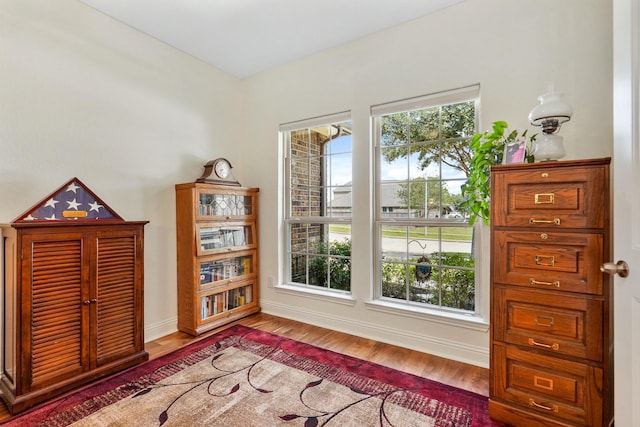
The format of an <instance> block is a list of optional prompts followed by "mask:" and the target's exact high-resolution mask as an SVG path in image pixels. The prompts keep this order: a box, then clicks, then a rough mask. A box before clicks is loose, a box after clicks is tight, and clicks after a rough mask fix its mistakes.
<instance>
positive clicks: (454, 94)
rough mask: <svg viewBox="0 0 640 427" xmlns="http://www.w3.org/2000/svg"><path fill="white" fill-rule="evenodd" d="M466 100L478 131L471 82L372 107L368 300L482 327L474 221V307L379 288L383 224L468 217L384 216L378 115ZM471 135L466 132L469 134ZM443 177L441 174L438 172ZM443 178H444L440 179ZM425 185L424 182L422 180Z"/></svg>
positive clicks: (432, 223) (476, 94)
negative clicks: (394, 295)
mask: <svg viewBox="0 0 640 427" xmlns="http://www.w3.org/2000/svg"><path fill="white" fill-rule="evenodd" d="M466 101H474V103H475V117H474V121H475V129H476V131H477V129H478V124H479V122H480V120H479V119H480V117H479V116H480V113H479V111H480V108H479V107H480V86H479V85H471V86H467V87H463V88H459V89H454V90H448V91H443V92H438V93H434V94H430V95H426V96H421V97H415V98H409V99H404V100H400V101H396V102H390V103H385V104H379V105H376V106H372V107H371V123H372V126H371V132H372V141H373V148H374V156H373V161H374V170H375V173H374V176H375V178H374V180H375V181H374V183H373V186H374V203H373V207H374V216H373V218H374V219H373V224H372V227H373V229H372V233H373V237H374V242H373V243H374V252H373V256H374V260H373V263H372V265H373V268H374V271H373V300H372V301H371V302H370V303H369V304H368V305H370V306H371V307H372V308H374V309H376V310H382V311H388V310H391V311H392V312H394V313H396V314H397V312H405V313H407V314H409V313H413V314H416V313H421V314H427V315H429V316H431V317H432V318H434V319H440V318H444V319H446V320H445V321H446V322H447V323H451V322H452V321H453V323H455V322H456V321H457V320H460V321H461V323H463V324H466V323H468V321H471V323H476V324H480V327H484V325H485V321H484V317H485V314H486V313H484V312H483V305H482V301H483V299H484V298H485V296H484V295H483V289H482V286H481V280H482V273H483V268H482V265H481V264H482V262H481V256H480V248H481V247H482V234H483V233H482V230H481V228H480V226H479V224H478V223H477V222H476V224H474V225H473V226H472V227H473V228H472V230H473V238H472V248H471V251H472V253H474V255H475V266H474V292H475V297H474V310H473V311H471V310H464V309H456V308H450V307H446V306H442V305H432V304H427V303H421V302H412V301H407V300H402V299H398V300H394V299H393V298H391V297H385V296H383V289H382V256H381V255H382V250H383V248H382V232H381V230H382V227H384V226H401V227H404V226H407V227H408V226H415V225H419V226H425V227H443V226H447V227H449V226H452V225H453V226H461V227H469V224H468V221H465V222H461V221H451V220H443V219H441V218H438V219H429V218H424V217H423V218H417V219H416V218H409V216H407V218H403V219H394V218H385V217H384V216H383V214H382V209H383V207H382V189H381V187H382V184H383V181H382V177H381V170H382V166H381V153H382V149H383V146H382V141H381V134H382V132H381V126H382V125H381V123H382V120H381V117H382V116H385V115H390V114H397V113H402V112H410V111H415V110H419V109H426V108H430V107H435V106H441V105H448V104H455V103H460V102H466ZM471 137H472V135H469V138H471ZM440 179H442V176H440ZM410 181H411V178H410V177H409V178H408V181H407V182H410ZM440 182H445V181H440ZM425 185H426V182H425ZM438 242H439V243H440V242H442V240H441V238H439V240H438ZM405 264H406V265H409V264H411V263H410V262H409V261H408V260H407V261H406V262H405Z"/></svg>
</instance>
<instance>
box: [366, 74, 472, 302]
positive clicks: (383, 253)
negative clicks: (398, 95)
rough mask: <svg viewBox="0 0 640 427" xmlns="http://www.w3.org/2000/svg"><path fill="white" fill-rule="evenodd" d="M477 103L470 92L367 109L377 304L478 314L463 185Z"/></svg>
mask: <svg viewBox="0 0 640 427" xmlns="http://www.w3.org/2000/svg"><path fill="white" fill-rule="evenodd" d="M478 102H479V88H478V87H477V86H473V87H469V88H463V89H459V90H455V91H449V92H444V93H438V94H434V95H431V96H426V97H422V98H418V99H410V100H405V101H402V102H397V103H393V104H385V105H379V106H376V107H373V108H372V115H373V117H374V125H375V126H374V128H375V132H374V140H375V143H376V157H377V171H376V172H377V191H376V238H377V239H376V240H377V245H378V248H377V251H376V253H377V260H376V270H377V272H376V283H377V286H376V288H377V289H376V297H377V298H378V299H380V300H387V301H393V302H397V303H401V304H406V305H414V306H415V305H417V306H421V307H429V308H436V309H439V310H452V311H462V312H465V313H467V312H473V313H475V311H476V298H477V296H476V292H475V290H476V286H475V277H476V274H475V257H474V251H473V247H474V241H473V240H474V229H473V227H472V226H470V225H469V223H468V220H467V218H468V215H467V213H466V212H465V211H464V210H463V209H462V208H460V203H461V202H462V194H461V190H460V186H461V185H462V184H463V183H464V182H465V181H466V179H467V172H468V167H467V165H468V164H469V162H470V159H471V151H470V147H469V142H470V139H471V137H472V136H473V134H474V133H475V132H476V121H477V120H476V118H477V104H478Z"/></svg>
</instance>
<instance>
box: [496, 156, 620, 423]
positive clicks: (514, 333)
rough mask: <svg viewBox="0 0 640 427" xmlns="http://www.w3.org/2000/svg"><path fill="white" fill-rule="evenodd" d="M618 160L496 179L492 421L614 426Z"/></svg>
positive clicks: (504, 173) (504, 171) (549, 166)
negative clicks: (613, 216)
mask: <svg viewBox="0 0 640 427" xmlns="http://www.w3.org/2000/svg"><path fill="white" fill-rule="evenodd" d="M609 163H610V159H609V158H605V159H593V160H579V161H560V162H544V163H534V164H524V165H500V166H494V167H493V169H492V172H491V185H492V190H491V191H492V193H491V194H492V195H491V205H492V206H491V236H492V238H491V240H492V241H491V362H490V364H491V383H490V401H489V412H490V415H491V417H492V418H494V419H496V420H499V421H502V422H504V423H507V424H510V425H513V426H527V427H531V426H606V425H609V424H610V422H611V420H612V418H613V384H612V381H613V376H612V374H613V367H612V364H613V353H612V351H613V335H612V330H613V322H612V318H613V317H612V316H613V310H612V291H611V286H610V279H609V276H608V275H605V274H603V273H602V272H601V271H600V266H601V265H602V263H603V262H605V261H609V258H610V231H609V230H610V224H609V214H610V200H609V192H610V189H609Z"/></svg>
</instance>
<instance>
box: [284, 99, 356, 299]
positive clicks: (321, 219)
mask: <svg viewBox="0 0 640 427" xmlns="http://www.w3.org/2000/svg"><path fill="white" fill-rule="evenodd" d="M351 121H352V118H351V111H344V112H339V113H335V114H330V115H324V116H318V117H315V118H311V119H306V120H300V121H295V122H289V123H284V124H282V125H280V139H281V141H282V142H283V151H284V175H283V178H284V179H283V187H282V188H283V193H284V197H283V220H282V224H283V228H284V230H283V236H284V246H283V247H284V256H285V257H286V260H285V263H284V268H285V270H284V272H283V273H284V277H285V281H284V282H285V283H284V284H283V285H280V286H279V288H281V289H288V290H302V291H305V292H307V293H309V294H310V295H312V296H320V297H322V296H335V297H338V298H340V299H344V298H345V297H346V298H347V300H351V292H352V289H351V280H350V281H349V290H348V291H346V290H341V289H336V288H330V287H323V286H319V285H313V284H309V283H300V282H294V281H293V280H292V235H291V229H292V227H291V226H292V225H293V224H301V223H309V224H313V225H326V226H327V227H328V226H330V225H331V224H340V225H348V226H349V227H350V229H351V227H352V212H350V213H349V214H348V215H342V216H341V215H332V216H327V215H322V216H306V217H303V216H294V215H293V214H292V186H291V179H292V169H291V162H292V158H291V133H292V132H294V131H296V130H303V129H309V128H314V127H319V126H330V125H332V124H337V123H344V122H351ZM352 144H353V142H352ZM338 154H344V152H342V153H338ZM349 154H351V164H350V171H351V173H353V145H351V149H350V151H349ZM336 186H337V185H335V184H333V183H327V181H324V182H323V183H322V185H321V187H320V188H323V189H326V190H331V189H335V188H336ZM351 192H353V186H351ZM321 197H324V194H322V195H321ZM352 201H353V200H352ZM325 209H326V207H325ZM324 213H326V212H323V214H324ZM349 236H350V237H349V239H350V240H351V236H352V234H351V232H350V234H349ZM329 255H330V254H327V255H326V257H327V258H329ZM340 258H345V257H340ZM352 258H353V256H352V255H350V256H349V257H348V259H349V263H350V269H351V268H352V263H351V260H352ZM307 282H308V277H307Z"/></svg>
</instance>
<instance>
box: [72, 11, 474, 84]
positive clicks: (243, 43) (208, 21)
mask: <svg viewBox="0 0 640 427" xmlns="http://www.w3.org/2000/svg"><path fill="white" fill-rule="evenodd" d="M80 1H81V2H82V3H85V4H87V5H89V6H91V7H93V8H95V9H97V10H99V11H101V12H103V13H105V14H107V15H109V16H111V17H113V18H115V19H117V20H118V21H121V22H123V23H125V24H127V25H129V26H131V27H133V28H135V29H137V30H139V31H142V32H144V33H147V34H149V35H151V36H153V37H155V38H157V39H158V40H161V41H163V42H165V43H167V44H169V45H171V46H173V47H175V48H178V49H180V50H182V51H184V52H187V53H189V54H190V55H192V56H194V57H196V58H199V59H201V60H203V61H205V62H207V63H209V64H211V65H213V66H215V67H217V68H219V69H221V70H223V71H226V72H228V73H230V74H232V75H235V76H237V77H240V78H245V77H249V76H252V75H254V74H257V73H259V72H262V71H266V70H269V69H271V68H274V67H277V66H279V65H282V64H285V63H287V62H290V61H294V60H297V59H300V58H304V57H306V56H309V55H312V54H314V53H317V52H320V51H322V50H325V49H329V48H332V47H335V46H339V45H341V44H344V43H347V42H350V41H353V40H356V39H358V38H361V37H364V36H366V35H369V34H373V33H375V32H378V31H381V30H384V29H386V28H389V27H392V26H395V25H398V24H401V23H404V22H408V21H411V20H413V19H416V18H418V17H421V16H424V15H427V14H429V13H432V12H434V11H436V10H439V9H442V8H445V7H448V6H450V5H452V4H455V3H459V2H461V1H464V0H80Z"/></svg>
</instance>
